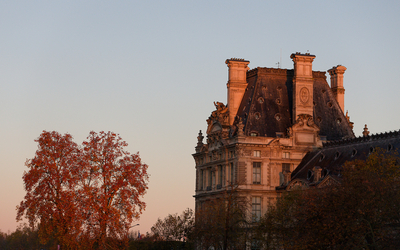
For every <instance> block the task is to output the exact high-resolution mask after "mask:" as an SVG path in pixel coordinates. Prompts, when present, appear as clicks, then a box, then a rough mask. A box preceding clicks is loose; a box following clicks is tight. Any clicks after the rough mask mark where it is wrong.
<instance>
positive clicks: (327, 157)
mask: <svg viewBox="0 0 400 250" xmlns="http://www.w3.org/2000/svg"><path fill="white" fill-rule="evenodd" d="M377 147H379V148H383V149H385V150H388V151H391V150H399V149H400V131H396V132H389V133H382V134H376V135H372V136H366V137H357V138H354V139H345V140H340V141H332V142H328V143H324V146H323V148H322V149H320V150H317V151H313V152H309V153H307V154H306V155H305V156H304V158H303V160H302V161H301V163H300V164H299V166H298V167H297V168H296V169H295V170H294V171H293V173H292V175H291V179H292V180H294V179H303V180H307V181H308V182H313V176H312V177H311V178H310V179H307V173H308V172H309V170H312V169H313V168H314V167H316V166H318V167H320V168H322V169H323V170H325V172H328V173H329V174H330V175H331V176H333V177H338V176H340V172H341V171H342V166H343V165H344V163H345V162H347V161H352V160H355V159H360V160H365V159H366V158H367V157H368V155H369V153H370V152H372V151H373V150H374V149H375V148H377ZM326 170H327V171H326Z"/></svg>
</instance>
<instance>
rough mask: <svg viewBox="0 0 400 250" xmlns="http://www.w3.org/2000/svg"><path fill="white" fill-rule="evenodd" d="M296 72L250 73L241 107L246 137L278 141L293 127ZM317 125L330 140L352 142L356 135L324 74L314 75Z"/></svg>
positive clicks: (238, 115) (315, 120)
mask: <svg viewBox="0 0 400 250" xmlns="http://www.w3.org/2000/svg"><path fill="white" fill-rule="evenodd" d="M293 75H294V70H288V69H276V68H260V67H259V68H255V69H252V70H250V71H248V72H247V83H248V85H247V88H246V91H245V93H244V96H243V99H242V102H241V104H240V106H239V109H238V113H237V117H236V120H235V123H236V124H237V123H238V122H239V118H240V119H241V120H242V123H243V124H244V125H245V127H244V134H245V135H250V134H251V133H256V134H257V135H258V136H268V137H275V136H276V135H277V132H278V133H283V134H286V132H287V129H288V128H289V127H291V126H292V125H293V123H294V122H295V121H293V120H292V111H293ZM313 79H314V84H313V85H314V92H313V95H314V115H313V117H314V123H315V124H316V125H318V126H319V128H320V135H321V136H326V139H327V140H338V139H342V138H353V137H354V134H353V131H352V129H351V127H350V125H349V123H348V121H347V119H346V117H345V116H344V114H343V112H342V110H341V109H340V107H339V105H338V103H337V101H336V99H335V98H334V96H333V93H332V91H331V89H330V87H329V85H328V83H327V82H326V76H325V72H319V71H313Z"/></svg>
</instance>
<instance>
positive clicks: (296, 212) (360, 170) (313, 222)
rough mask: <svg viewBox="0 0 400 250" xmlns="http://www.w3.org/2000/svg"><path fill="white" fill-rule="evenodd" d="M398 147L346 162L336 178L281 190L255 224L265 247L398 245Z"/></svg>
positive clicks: (399, 209)
mask: <svg viewBox="0 0 400 250" xmlns="http://www.w3.org/2000/svg"><path fill="white" fill-rule="evenodd" d="M399 170H400V169H399V157H398V155H397V153H396V152H387V151H386V150H382V149H376V150H375V152H373V153H372V154H371V155H369V156H368V158H367V160H365V161H363V160H355V161H351V162H347V163H346V164H345V165H344V167H343V177H342V180H340V183H337V184H336V185H330V186H326V187H324V188H310V189H306V190H298V191H290V192H287V193H284V194H283V196H282V197H281V198H280V199H279V200H278V202H277V204H276V205H275V206H274V207H271V208H270V209H269V210H268V212H267V213H266V214H265V216H264V217H263V219H262V222H261V224H260V226H259V228H258V234H259V240H260V241H262V242H263V243H264V246H265V247H266V248H267V249H276V248H282V249H395V248H397V246H398V245H399V244H400V237H399V236H398V235H400V213H399V211H400V185H399V184H400V183H399V177H400V171H399Z"/></svg>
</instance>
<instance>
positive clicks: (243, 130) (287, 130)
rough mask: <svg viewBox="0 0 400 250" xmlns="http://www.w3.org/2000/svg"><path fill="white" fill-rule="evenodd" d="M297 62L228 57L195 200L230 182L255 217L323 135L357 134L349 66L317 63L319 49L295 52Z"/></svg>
mask: <svg viewBox="0 0 400 250" xmlns="http://www.w3.org/2000/svg"><path fill="white" fill-rule="evenodd" d="M291 59H292V60H293V64H294V68H293V69H276V68H261V67H258V68H255V69H252V70H249V68H248V64H249V63H250V62H249V61H246V60H243V59H236V58H232V59H228V60H226V64H227V66H228V71H229V78H228V83H227V92H228V98H227V100H228V101H227V104H226V105H224V104H223V103H220V102H217V103H214V104H215V107H216V110H215V111H213V112H212V113H211V115H210V117H209V118H208V119H207V124H208V127H207V131H206V137H207V138H206V141H205V142H204V136H203V135H202V133H201V131H200V133H199V136H198V143H197V146H196V148H195V150H196V152H195V153H194V154H193V157H194V159H195V163H196V193H195V196H194V197H195V200H196V207H198V206H200V205H201V204H202V203H203V202H206V201H207V200H211V199H214V198H216V197H218V195H219V194H220V193H221V192H223V191H224V190H225V189H226V188H227V187H228V186H229V184H230V183H236V184H237V185H238V190H240V194H241V195H243V196H246V197H248V198H249V200H251V202H252V210H253V211H252V213H253V216H254V217H253V219H255V220H257V219H258V218H260V216H261V215H262V214H263V213H265V211H266V209H267V207H268V205H269V204H270V203H271V202H273V201H274V200H275V199H276V197H277V195H278V192H279V189H280V188H279V187H286V186H287V184H288V183H289V182H290V180H291V178H292V177H291V176H292V173H294V172H295V171H296V170H295V169H296V168H297V166H298V165H299V164H300V162H301V161H302V160H303V157H304V156H305V155H306V154H307V153H308V152H311V151H314V150H315V149H318V148H322V146H323V143H325V142H328V141H334V140H342V139H352V138H354V133H353V131H352V123H351V122H350V121H349V117H348V116H347V114H346V115H345V114H344V92H345V91H344V88H343V74H344V72H345V70H346V68H345V67H344V66H340V65H338V66H336V67H333V68H332V69H330V70H328V72H329V74H330V78H331V84H330V86H329V84H328V83H327V81H326V72H319V71H313V70H312V62H313V60H314V59H315V56H314V55H310V54H308V53H306V54H300V53H295V54H292V55H291Z"/></svg>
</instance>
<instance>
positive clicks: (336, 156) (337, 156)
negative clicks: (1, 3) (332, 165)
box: [335, 152, 340, 160]
mask: <svg viewBox="0 0 400 250" xmlns="http://www.w3.org/2000/svg"><path fill="white" fill-rule="evenodd" d="M339 156H340V153H339V152H336V153H335V160H337V159H338V158H339Z"/></svg>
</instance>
